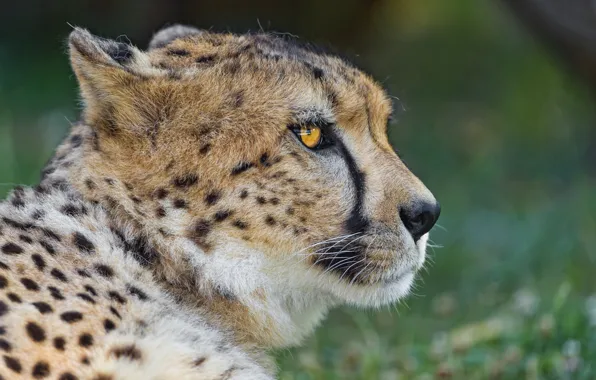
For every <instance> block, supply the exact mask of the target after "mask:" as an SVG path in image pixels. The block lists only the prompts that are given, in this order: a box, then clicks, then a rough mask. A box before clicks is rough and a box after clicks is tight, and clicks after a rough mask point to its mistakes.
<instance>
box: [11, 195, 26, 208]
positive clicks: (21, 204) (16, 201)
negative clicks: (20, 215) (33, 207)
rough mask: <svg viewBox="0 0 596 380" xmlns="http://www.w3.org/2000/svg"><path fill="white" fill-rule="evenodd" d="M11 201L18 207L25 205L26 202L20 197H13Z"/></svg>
mask: <svg viewBox="0 0 596 380" xmlns="http://www.w3.org/2000/svg"><path fill="white" fill-rule="evenodd" d="M10 203H11V204H12V205H13V206H14V207H17V208H19V207H23V206H25V202H24V201H23V200H22V199H21V198H18V197H15V198H12V200H11V201H10Z"/></svg>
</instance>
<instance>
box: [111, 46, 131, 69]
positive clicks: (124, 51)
mask: <svg viewBox="0 0 596 380" xmlns="http://www.w3.org/2000/svg"><path fill="white" fill-rule="evenodd" d="M106 53H108V55H109V56H110V57H112V59H113V60H114V61H116V62H118V63H119V64H121V65H122V64H125V63H127V62H128V61H129V60H130V59H131V58H132V54H133V53H132V50H131V48H130V46H128V45H127V44H125V43H123V42H114V43H111V44H110V46H108V48H107V49H106Z"/></svg>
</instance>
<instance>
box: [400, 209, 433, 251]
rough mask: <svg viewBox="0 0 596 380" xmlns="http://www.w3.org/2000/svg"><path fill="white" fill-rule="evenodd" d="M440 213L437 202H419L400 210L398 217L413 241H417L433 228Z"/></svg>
mask: <svg viewBox="0 0 596 380" xmlns="http://www.w3.org/2000/svg"><path fill="white" fill-rule="evenodd" d="M440 213H441V206H440V205H439V203H438V202H433V203H430V202H420V203H417V204H415V205H414V206H413V207H410V208H404V209H401V210H400V212H399V216H400V218H401V220H402V222H403V223H404V226H405V227H406V229H407V230H408V231H410V233H411V234H412V237H413V238H414V241H418V240H419V239H420V238H421V237H422V235H424V234H425V233H427V232H428V231H430V230H431V228H433V226H434V225H435V223H436V222H437V219H439V214H440Z"/></svg>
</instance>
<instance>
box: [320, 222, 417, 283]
mask: <svg viewBox="0 0 596 380" xmlns="http://www.w3.org/2000/svg"><path fill="white" fill-rule="evenodd" d="M424 251H425V247H422V246H419V244H412V243H411V242H408V241H403V240H402V239H399V236H396V235H394V234H393V235H388V234H366V235H364V234H362V235H360V237H354V238H350V239H346V240H345V241H342V242H341V243H337V242H334V243H328V244H324V245H322V246H321V247H319V249H317V251H316V252H315V255H314V256H313V257H314V260H313V264H314V265H316V266H319V267H320V268H321V269H322V270H323V271H324V273H333V274H335V275H336V276H338V277H339V279H340V280H345V281H346V282H348V283H349V284H350V285H364V286H367V285H375V284H377V285H383V284H392V283H396V282H400V281H403V280H405V279H406V278H410V277H413V276H414V275H415V274H416V272H417V271H418V270H419V269H420V267H421V266H422V264H423V262H424Z"/></svg>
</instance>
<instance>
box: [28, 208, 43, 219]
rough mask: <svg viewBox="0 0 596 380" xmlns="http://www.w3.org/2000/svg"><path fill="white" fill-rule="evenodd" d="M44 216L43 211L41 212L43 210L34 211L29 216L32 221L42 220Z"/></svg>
mask: <svg viewBox="0 0 596 380" xmlns="http://www.w3.org/2000/svg"><path fill="white" fill-rule="evenodd" d="M45 215H46V213H45V211H43V210H35V211H33V213H32V214H31V217H32V218H33V219H35V220H39V219H41V218H43V217H44V216H45Z"/></svg>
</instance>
